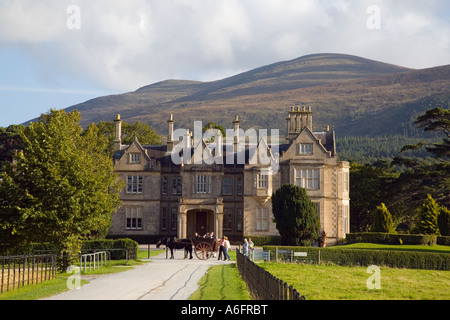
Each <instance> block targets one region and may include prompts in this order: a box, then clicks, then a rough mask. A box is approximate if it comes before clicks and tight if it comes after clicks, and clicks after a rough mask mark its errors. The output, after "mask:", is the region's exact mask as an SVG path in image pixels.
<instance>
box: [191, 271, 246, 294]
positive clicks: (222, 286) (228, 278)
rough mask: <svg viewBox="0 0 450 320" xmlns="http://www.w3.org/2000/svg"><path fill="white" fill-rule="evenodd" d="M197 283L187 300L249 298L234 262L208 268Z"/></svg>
mask: <svg viewBox="0 0 450 320" xmlns="http://www.w3.org/2000/svg"><path fill="white" fill-rule="evenodd" d="M198 284H199V288H198V290H197V291H196V292H194V293H193V294H192V295H191V296H190V297H189V300H250V294H249V293H248V291H247V287H246V285H245V282H244V281H243V280H242V279H241V277H240V276H239V272H238V269H237V266H236V264H235V263H232V264H224V265H216V266H213V267H211V268H209V269H208V272H207V273H206V274H205V275H204V276H203V277H202V278H201V279H200V281H199V283H198Z"/></svg>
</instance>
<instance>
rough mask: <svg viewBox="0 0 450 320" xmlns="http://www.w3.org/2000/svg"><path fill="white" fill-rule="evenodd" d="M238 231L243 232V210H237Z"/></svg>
mask: <svg viewBox="0 0 450 320" xmlns="http://www.w3.org/2000/svg"><path fill="white" fill-rule="evenodd" d="M236 231H242V209H236Z"/></svg>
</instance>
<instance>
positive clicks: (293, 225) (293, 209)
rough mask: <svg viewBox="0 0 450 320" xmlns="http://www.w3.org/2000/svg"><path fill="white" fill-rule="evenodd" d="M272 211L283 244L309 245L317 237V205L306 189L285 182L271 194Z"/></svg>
mask: <svg viewBox="0 0 450 320" xmlns="http://www.w3.org/2000/svg"><path fill="white" fill-rule="evenodd" d="M272 212H273V215H274V217H275V222H276V225H277V229H278V231H279V232H280V235H281V241H282V244H284V245H294V246H298V245H303V246H306V245H311V243H312V242H313V241H315V240H317V239H318V237H319V231H320V221H319V218H318V216H317V207H316V205H315V204H314V203H312V202H311V200H310V199H309V197H308V195H307V194H306V190H305V189H303V188H300V187H297V186H294V185H290V184H285V185H283V186H281V188H280V189H278V190H277V191H276V192H275V193H274V194H273V195H272Z"/></svg>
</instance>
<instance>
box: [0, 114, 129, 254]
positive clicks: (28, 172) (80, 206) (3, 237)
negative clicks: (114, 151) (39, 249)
mask: <svg viewBox="0 0 450 320" xmlns="http://www.w3.org/2000/svg"><path fill="white" fill-rule="evenodd" d="M80 119H81V116H80V114H79V112H78V111H73V112H71V113H66V112H65V111H64V110H58V111H56V110H51V111H50V112H49V113H48V114H43V115H42V116H41V117H40V119H39V122H35V123H32V124H30V126H28V127H26V128H25V129H24V130H23V131H22V133H21V138H22V140H23V146H24V149H23V152H19V153H18V154H17V156H16V160H17V163H16V164H15V165H14V166H10V167H9V168H8V169H7V170H6V172H4V173H3V174H2V177H1V178H2V179H1V182H0V243H2V244H4V245H5V244H8V245H9V246H17V245H20V244H27V243H30V242H51V243H53V244H54V245H55V247H56V248H57V249H58V250H59V251H60V252H70V253H76V252H77V251H78V250H79V248H80V240H81V239H83V238H87V237H92V236H94V235H99V234H103V235H105V234H106V232H107V230H108V229H109V227H110V224H111V215H112V213H113V212H114V211H116V210H117V209H118V207H119V206H120V204H121V202H120V199H119V194H118V192H119V190H120V189H121V187H122V183H121V182H119V180H118V176H117V175H116V174H114V167H113V164H112V161H111V158H110V154H109V152H108V151H107V140H106V138H102V137H99V135H98V128H97V126H95V125H91V126H89V127H88V128H87V129H86V130H85V131H83V129H82V128H81V126H80V125H79V121H80Z"/></svg>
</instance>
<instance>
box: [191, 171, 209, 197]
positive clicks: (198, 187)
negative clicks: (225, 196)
mask: <svg viewBox="0 0 450 320" xmlns="http://www.w3.org/2000/svg"><path fill="white" fill-rule="evenodd" d="M192 178H193V181H192V182H193V192H194V193H210V192H211V190H210V188H211V176H206V175H197V176H193V177H192Z"/></svg>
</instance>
